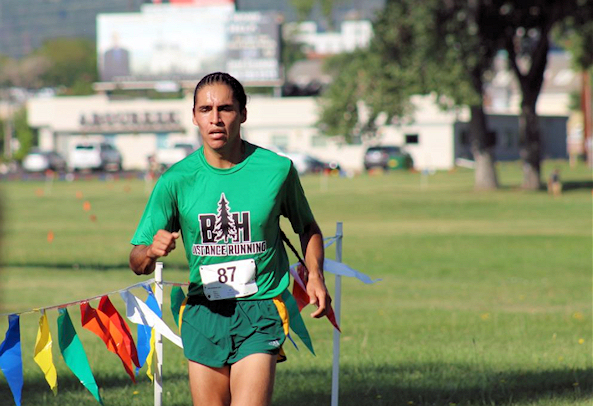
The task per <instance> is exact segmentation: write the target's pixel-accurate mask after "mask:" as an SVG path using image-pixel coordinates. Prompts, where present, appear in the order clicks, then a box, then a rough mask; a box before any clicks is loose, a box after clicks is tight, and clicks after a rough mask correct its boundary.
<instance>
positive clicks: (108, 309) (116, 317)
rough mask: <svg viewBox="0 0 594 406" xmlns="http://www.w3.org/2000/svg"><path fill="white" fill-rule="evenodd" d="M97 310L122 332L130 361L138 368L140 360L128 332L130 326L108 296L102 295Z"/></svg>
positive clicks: (130, 334)
mask: <svg viewBox="0 0 594 406" xmlns="http://www.w3.org/2000/svg"><path fill="white" fill-rule="evenodd" d="M97 310H99V311H102V312H103V313H105V314H106V315H107V317H109V320H110V321H111V322H112V324H113V325H114V326H115V327H116V328H117V329H118V330H119V331H120V333H122V336H123V339H124V345H125V346H126V350H127V351H128V354H130V357H131V358H132V362H134V365H136V366H137V367H138V368H140V362H139V360H138V352H137V351H136V344H134V339H133V338H132V333H131V332H130V327H128V324H127V323H126V321H125V320H124V318H123V317H122V316H121V315H120V314H119V313H118V311H117V310H116V308H115V307H114V305H113V304H112V303H111V300H109V297H108V296H103V297H102V298H101V300H100V301H99V306H97Z"/></svg>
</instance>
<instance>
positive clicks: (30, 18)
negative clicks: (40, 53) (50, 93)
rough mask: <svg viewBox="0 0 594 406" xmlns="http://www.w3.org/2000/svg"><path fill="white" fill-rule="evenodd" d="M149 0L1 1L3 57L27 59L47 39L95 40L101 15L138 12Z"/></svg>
mask: <svg viewBox="0 0 594 406" xmlns="http://www.w3.org/2000/svg"><path fill="white" fill-rule="evenodd" d="M147 2H150V0H100V1H98V0H2V1H0V54H2V55H6V56H10V57H13V58H20V57H22V56H25V55H27V54H28V53H30V52H31V51H33V50H35V49H36V48H38V47H39V46H41V45H42V44H43V42H44V41H45V40H47V39H52V38H59V37H83V38H89V39H91V40H95V36H96V17H97V14H99V13H111V12H119V13H122V12H131V11H139V10H140V6H141V4H142V3H147Z"/></svg>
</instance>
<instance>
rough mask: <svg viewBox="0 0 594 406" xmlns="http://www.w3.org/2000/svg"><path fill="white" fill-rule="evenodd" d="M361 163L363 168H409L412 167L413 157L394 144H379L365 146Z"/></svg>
mask: <svg viewBox="0 0 594 406" xmlns="http://www.w3.org/2000/svg"><path fill="white" fill-rule="evenodd" d="M363 165H364V166H365V170H369V169H372V168H382V169H385V170H388V169H410V168H412V167H413V159H412V157H411V156H410V154H409V153H407V152H405V151H403V150H402V149H401V148H400V147H398V146H396V145H381V146H376V147H369V148H367V151H366V152H365V157H364V158H363Z"/></svg>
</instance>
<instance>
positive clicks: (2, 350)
mask: <svg viewBox="0 0 594 406" xmlns="http://www.w3.org/2000/svg"><path fill="white" fill-rule="evenodd" d="M0 369H2V372H3V373H4V376H5V377H6V381H8V386H10V390H11V391H12V396H13V398H14V403H16V405H17V406H21V392H22V390H23V359H22V355H21V328H20V323H19V316H18V315H17V314H11V315H10V316H8V330H7V331H6V337H5V338H4V341H3V342H2V344H0Z"/></svg>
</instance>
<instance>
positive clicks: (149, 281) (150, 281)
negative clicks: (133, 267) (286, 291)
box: [0, 235, 337, 317]
mask: <svg viewBox="0 0 594 406" xmlns="http://www.w3.org/2000/svg"><path fill="white" fill-rule="evenodd" d="M336 239H337V236H335V235H334V236H332V237H326V238H324V242H325V243H326V244H325V245H324V249H325V248H328V247H329V246H331V245H332V244H334V242H336ZM153 283H156V281H155V279H154V278H151V279H147V280H145V281H142V282H138V283H135V284H134V285H130V286H128V287H126V288H123V289H118V290H114V291H112V292H108V293H103V294H101V295H97V296H93V297H89V298H86V299H79V300H75V301H72V302H67V303H62V304H58V305H53V306H46V307H35V308H33V309H29V310H24V311H21V312H12V313H0V317H4V316H10V315H13V314H15V315H22V314H31V313H36V312H42V311H46V310H53V309H59V308H64V307H69V306H73V305H76V304H79V303H84V302H90V301H92V300H96V299H101V298H102V297H103V296H109V295H113V294H115V293H120V292H126V291H128V290H132V289H135V288H140V287H143V286H146V285H150V284H153ZM162 284H163V285H169V286H180V287H181V286H188V285H189V282H170V281H163V282H162Z"/></svg>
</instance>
